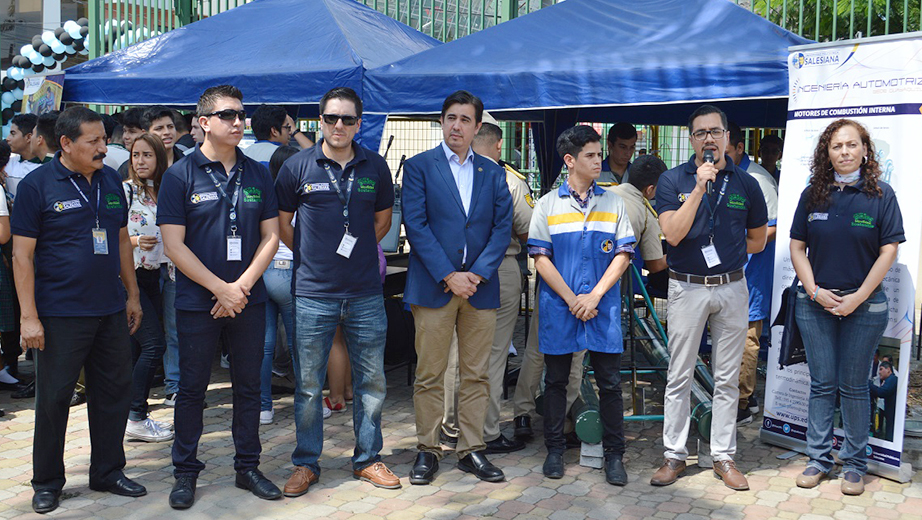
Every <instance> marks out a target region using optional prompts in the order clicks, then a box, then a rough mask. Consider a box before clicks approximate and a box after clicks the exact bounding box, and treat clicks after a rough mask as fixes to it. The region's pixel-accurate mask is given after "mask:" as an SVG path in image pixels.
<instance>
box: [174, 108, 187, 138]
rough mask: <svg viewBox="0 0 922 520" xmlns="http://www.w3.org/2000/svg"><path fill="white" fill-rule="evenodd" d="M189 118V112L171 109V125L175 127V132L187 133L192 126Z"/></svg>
mask: <svg viewBox="0 0 922 520" xmlns="http://www.w3.org/2000/svg"><path fill="white" fill-rule="evenodd" d="M191 118H192V116H191V115H189V114H181V113H180V112H179V111H178V110H173V125H174V126H175V127H176V132H177V133H180V134H188V133H189V129H190V128H192V123H191V121H190V120H191Z"/></svg>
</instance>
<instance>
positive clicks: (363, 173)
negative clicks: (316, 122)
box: [276, 140, 394, 299]
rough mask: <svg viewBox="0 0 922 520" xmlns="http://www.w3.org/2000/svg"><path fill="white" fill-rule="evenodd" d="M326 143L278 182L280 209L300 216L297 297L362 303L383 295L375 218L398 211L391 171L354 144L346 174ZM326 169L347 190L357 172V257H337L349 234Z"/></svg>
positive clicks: (303, 155)
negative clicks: (330, 156) (380, 213)
mask: <svg viewBox="0 0 922 520" xmlns="http://www.w3.org/2000/svg"><path fill="white" fill-rule="evenodd" d="M322 144H323V140H321V141H320V142H318V143H317V144H316V145H315V146H313V147H311V148H307V149H306V150H302V151H300V152H298V153H297V154H295V155H294V156H292V157H291V158H290V159H288V160H287V161H285V164H284V165H283V166H282V169H281V170H279V175H278V179H277V180H276V192H277V194H278V199H279V209H280V210H282V211H285V212H291V213H295V212H296V213H297V221H296V225H295V236H294V257H295V272H294V278H293V279H292V282H291V283H292V290H293V291H294V295H295V296H306V297H312V298H343V299H345V298H357V297H362V296H374V295H376V294H382V293H383V291H384V289H383V286H382V285H381V274H380V271H379V270H378V241H377V240H375V225H374V223H375V213H377V212H378V211H383V210H386V209H387V208H390V207H392V206H393V205H394V183H393V180H392V178H391V171H390V168H388V167H387V163H386V162H385V161H384V159H383V158H382V157H381V156H380V155H378V154H377V153H375V152H373V151H371V150H368V149H366V148H363V147H361V146H359V145H358V144H356V143H354V142H353V143H352V150H353V152H354V153H355V157H354V158H353V159H352V160H351V161H349V163H348V164H346V168H345V169H343V168H341V167H340V165H339V163H337V162H335V161H333V160H331V159H328V158H327V157H326V156H325V155H324V153H323V146H322ZM324 164H328V165H329V166H330V170H331V171H332V172H333V175H334V176H336V177H337V178H338V180H339V185H340V186H341V187H343V188H345V186H346V185H347V184H348V178H349V175H350V173H351V171H352V170H353V169H354V170H355V180H354V181H353V183H352V190H351V193H352V195H351V197H350V199H349V233H350V234H352V235H353V236H355V237H356V238H357V239H358V242H356V244H355V247H354V249H353V250H352V255H351V256H350V257H349V258H344V257H342V256H340V255H338V254H336V249H337V248H338V247H339V243H340V242H341V241H342V238H343V233H344V232H345V227H344V222H343V204H342V202H341V201H340V200H339V196H338V195H337V194H336V191H335V190H334V189H333V187H332V186H330V176H329V174H327V171H326V168H325V167H324Z"/></svg>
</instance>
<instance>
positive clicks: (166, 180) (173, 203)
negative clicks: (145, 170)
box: [157, 148, 279, 311]
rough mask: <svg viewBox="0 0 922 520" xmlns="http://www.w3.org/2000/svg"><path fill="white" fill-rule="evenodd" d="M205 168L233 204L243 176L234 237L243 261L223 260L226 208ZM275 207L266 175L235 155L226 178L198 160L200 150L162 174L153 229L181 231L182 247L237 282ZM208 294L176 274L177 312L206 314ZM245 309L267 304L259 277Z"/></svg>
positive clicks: (209, 162) (221, 168)
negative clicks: (167, 226)
mask: <svg viewBox="0 0 922 520" xmlns="http://www.w3.org/2000/svg"><path fill="white" fill-rule="evenodd" d="M206 168H210V169H211V172H212V173H213V174H214V176H215V177H216V178H217V179H218V182H220V183H221V184H222V186H223V187H224V191H225V193H227V196H228V197H229V198H233V196H234V189H235V187H236V183H237V176H238V175H241V172H242V175H243V179H242V181H241V186H240V195H239V196H238V198H237V206H236V207H237V236H239V237H241V242H242V246H243V247H242V254H241V258H242V261H240V262H237V261H234V262H229V261H228V260H227V237H229V236H230V235H231V225H230V204H228V202H227V201H226V200H225V199H224V198H223V197H222V196H221V193H220V192H219V191H218V190H217V189H216V187H215V185H214V182H212V180H211V177H210V176H209V175H208V173H207V170H206ZM278 214H279V212H278V202H277V201H276V198H275V190H274V189H273V186H272V177H271V176H270V175H269V170H267V169H266V167H265V166H263V165H262V164H259V162H257V161H254V160H253V159H250V158H249V157H247V156H246V155H244V154H243V152H242V151H240V149H239V148H238V149H237V162H236V164H235V165H234V168H233V170H231V176H230V178H228V175H227V173H225V171H224V166H223V165H222V164H221V163H220V162H218V161H212V160H210V159H208V158H207V157H205V155H204V154H202V151H201V149H199V148H196V149H195V151H194V152H192V153H191V154H189V155H187V156H185V157H183V158H182V159H180V160H179V161H176V162H175V163H173V166H170V169H168V170H167V171H166V173H164V174H163V181H162V182H161V184H160V193H159V194H158V199H157V225H158V226H162V225H163V224H176V225H180V226H185V227H186V237H185V244H186V245H187V246H188V247H189V249H191V250H192V252H193V253H195V256H196V257H198V259H199V260H201V262H202V263H203V264H205V267H207V268H208V270H209V271H211V272H212V273H213V274H214V275H215V276H217V277H218V278H220V279H222V280H224V281H225V282H233V281H235V280H237V279H238V278H240V276H241V275H242V274H243V272H244V271H246V270H247V268H248V267H249V266H250V263H251V262H252V261H253V257H254V256H255V255H256V248H257V246H259V242H260V241H261V240H262V235H261V233H260V231H259V225H260V223H261V222H262V221H263V220H268V219H271V218H275V217H277V216H278ZM212 296H213V295H212V294H211V292H210V291H209V290H208V289H206V288H204V287H202V286H201V285H199V284H197V283H195V282H193V281H192V280H190V279H189V278H188V277H187V276H185V275H184V274H183V273H182V272H181V271H178V270H177V274H176V308H177V309H181V310H184V311H209V310H211V308H212V307H214V300H212ZM247 300H248V303H249V304H255V303H263V302H265V301H266V286H265V284H263V281H262V277H260V278H259V279H258V280H257V281H256V284H255V285H254V286H253V287H252V288H251V289H250V295H249V296H248V297H247Z"/></svg>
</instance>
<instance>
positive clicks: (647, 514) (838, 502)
mask: <svg viewBox="0 0 922 520" xmlns="http://www.w3.org/2000/svg"><path fill="white" fill-rule="evenodd" d="M625 388H626V387H625ZM158 390H160V391H162V387H161V388H158V389H155V391H154V393H153V394H152V397H151V400H150V402H151V403H152V404H154V403H156V405H155V406H153V407H152V415H153V417H154V418H155V419H158V420H171V418H172V409H171V408H167V407H164V406H162V405H161V404H159V403H162V395H160V394H158V393H157V391H158ZM207 401H208V404H209V407H208V409H206V410H205V432H206V433H205V435H204V436H203V437H202V443H201V445H200V447H199V457H200V458H201V460H203V461H204V462H205V463H206V464H207V467H206V469H205V471H204V472H203V473H202V474H201V476H200V478H199V481H198V492H197V495H196V503H195V506H194V507H193V508H192V509H190V510H188V511H185V512H177V511H173V510H171V509H170V507H169V505H168V504H167V496H168V494H169V490H170V488H171V486H172V483H173V478H172V474H171V469H172V468H171V466H170V443H159V444H147V443H141V442H126V443H125V447H126V455H127V459H128V466H127V468H126V473H127V474H128V476H130V477H131V478H133V479H136V480H137V481H138V482H140V483H142V484H144V485H145V486H147V489H148V494H147V496H145V497H142V498H136V499H131V498H123V497H118V496H114V495H111V494H108V493H100V492H96V491H92V490H90V489H89V487H88V479H87V471H88V466H89V460H90V453H89V433H88V428H87V414H86V406H85V405H81V406H78V407H75V408H72V409H71V414H70V422H69V425H68V435H67V440H66V455H65V465H66V468H67V484H66V486H65V489H64V493H65V494H64V500H63V501H62V502H61V507H60V508H59V509H58V510H57V511H55V512H54V513H52V514H51V515H48V516H51V517H54V518H65V519H77V518H106V519H116V520H127V519H149V518H150V519H152V518H182V519H190V520H191V519H211V518H215V519H217V518H221V519H237V518H240V519H289V518H291V519H295V518H296V519H299V520H300V519H311V518H330V519H347V518H355V519H372V518H386V519H393V520H417V519H424V518H425V519H433V520H452V519H466V518H484V517H489V518H501V519H526V518H536V519H537V518H548V519H551V520H582V519H587V518H588V519H593V520H606V519H616V518H617V519H623V520H631V519H646V518H656V519H664V520H670V519H675V520H693V519H722V520H724V519H725V520H735V519H763V518H764V519H768V518H778V519H797V518H800V519H804V520H816V519H836V520H851V519H862V518H871V519H875V520H876V519H890V518H893V519H912V518H919V519H922V485H920V484H918V483H906V484H898V483H896V482H892V481H889V480H884V479H880V478H878V477H875V476H869V477H868V478H867V491H866V492H865V494H864V495H862V496H860V497H845V496H843V495H842V494H841V493H840V492H839V482H838V481H827V482H824V483H823V484H821V485H820V486H819V487H818V488H816V489H811V490H804V489H799V488H797V487H796V486H795V485H794V478H795V476H796V475H797V474H798V473H799V472H801V471H802V470H803V468H804V464H805V459H804V458H803V457H795V458H794V459H791V460H779V459H778V458H777V456H778V455H780V454H782V453H784V451H785V450H783V449H781V448H777V447H773V446H769V445H766V444H762V443H761V442H760V441H759V440H758V424H759V422H758V420H756V421H754V422H753V423H752V424H750V425H747V426H743V427H741V428H740V430H739V453H738V456H737V464H738V466H739V468H740V469H741V470H742V471H743V472H744V473H745V474H746V476H747V477H748V479H749V483H750V486H751V490H750V491H745V492H735V491H731V490H730V489H728V488H726V487H724V486H723V485H722V484H721V483H720V481H718V480H716V479H715V478H714V477H713V473H712V472H711V471H710V470H706V469H700V468H698V467H697V466H694V465H693V466H691V467H690V468H689V470H688V471H687V472H686V474H685V476H684V477H683V478H681V479H680V480H679V481H678V482H677V483H676V484H674V485H672V486H668V487H665V488H654V487H651V486H650V485H649V480H650V476H651V475H652V474H653V472H654V470H655V469H656V466H657V464H658V463H659V462H660V460H661V457H662V443H661V440H660V433H661V430H662V425H661V424H660V423H655V422H648V423H636V422H628V423H626V424H625V428H626V435H627V440H628V443H627V454H626V456H625V466H626V468H627V471H628V477H629V480H630V482H629V484H628V485H627V486H625V487H623V488H619V487H614V486H611V485H609V484H607V483H605V480H604V477H603V474H602V472H601V470H595V469H590V468H586V467H581V466H579V465H578V460H579V453H578V450H570V451H568V452H567V454H566V458H565V462H566V464H567V466H566V476H565V477H564V478H563V479H560V480H548V479H545V478H544V477H543V475H542V474H541V465H542V463H543V461H544V456H545V451H544V447H543V444H542V441H541V438H540V436H539V437H538V438H537V439H535V440H533V441H532V442H530V443H529V444H528V447H527V448H526V449H525V450H522V451H519V452H516V453H512V454H508V455H505V456H499V455H493V456H491V460H492V461H493V462H494V463H496V465H498V466H499V467H501V468H502V469H503V470H504V471H505V473H506V477H507V479H506V481H505V482H501V483H498V484H489V483H485V482H480V481H479V480H477V479H476V478H475V477H473V476H471V475H469V474H466V473H462V472H461V471H459V470H458V469H457V468H456V467H455V465H456V458H455V457H453V456H451V455H449V456H448V457H446V458H445V459H444V460H443V462H442V463H441V471H440V472H439V473H438V476H437V478H436V480H435V482H434V483H433V484H432V485H430V486H411V485H410V484H409V482H408V480H407V475H408V473H409V471H410V467H411V465H412V463H413V459H414V457H415V451H414V448H415V445H416V438H415V428H414V422H413V403H412V389H411V387H409V386H407V385H406V369H397V370H395V371H393V372H389V373H388V395H387V401H386V403H385V406H384V415H383V420H382V422H383V429H384V450H383V452H382V455H383V458H384V462H385V463H386V464H388V466H389V467H390V468H391V469H392V470H393V471H394V472H395V473H396V474H397V475H398V476H399V477H401V482H402V483H403V488H402V489H399V490H384V489H378V488H375V487H373V486H372V485H371V484H368V483H364V482H359V481H356V480H354V479H353V478H352V474H351V464H350V460H349V457H350V456H351V454H352V448H353V445H354V438H353V433H352V415H351V410H352V409H351V406H350V407H349V409H348V412H347V413H339V414H334V415H333V417H332V418H331V419H329V420H327V421H326V424H325V426H324V434H325V440H324V447H323V452H324V453H323V457H322V458H321V460H320V465H321V467H322V476H321V479H320V483H319V484H317V485H315V486H312V487H311V489H310V492H308V493H307V494H306V495H304V496H302V497H299V498H294V499H290V498H283V499H281V500H276V501H271V502H270V501H263V500H259V499H257V498H256V497H254V496H252V495H251V494H249V493H248V492H245V491H243V490H240V489H237V488H235V487H234V482H233V479H234V474H233V468H232V464H233V442H232V439H231V434H230V423H231V416H232V408H231V391H230V383H229V375H228V372H227V371H226V370H223V369H220V368H219V367H218V365H217V363H216V364H215V368H214V372H213V376H212V382H211V385H210V387H209V390H208V394H207ZM0 408H3V409H4V410H5V411H6V414H7V415H6V416H5V417H3V418H0V518H28V517H32V518H36V517H38V515H35V514H33V513H32V510H31V498H32V489H31V487H30V485H29V480H30V478H31V476H32V465H31V453H32V424H33V420H34V412H33V410H32V403H31V402H28V401H22V400H12V399H11V398H10V394H9V392H2V393H0ZM293 408H294V405H293V398H292V396H291V395H280V396H278V398H277V399H276V402H275V410H276V412H275V422H274V423H273V424H271V425H268V426H263V427H262V428H261V438H262V443H263V453H262V459H261V461H262V462H261V466H260V467H261V469H262V471H263V472H264V473H265V474H266V475H267V476H268V477H269V478H271V479H272V480H273V481H275V483H276V484H277V485H279V486H280V487H281V486H282V485H284V483H285V481H286V480H287V478H288V476H289V475H290V468H291V461H290V456H291V451H292V449H293V447H294V444H295V430H294V424H293V422H292V415H293ZM502 420H503V428H504V430H505V431H506V433H507V434H509V433H511V432H510V430H511V420H512V404H511V401H504V403H503V416H502ZM535 426H537V431H539V432H540V427H541V421H540V419H538V420H537V422H536V424H535ZM694 444H695V442H694V440H691V441H690V448H691V449H692V450H693V451H692V452H693V453H694Z"/></svg>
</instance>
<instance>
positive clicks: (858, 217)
mask: <svg viewBox="0 0 922 520" xmlns="http://www.w3.org/2000/svg"><path fill="white" fill-rule="evenodd" d="M852 218H853V219H854V220H852V227H865V228H873V227H874V217H872V216H870V215H868V214H867V213H855V214H854V215H853V217H852Z"/></svg>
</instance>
